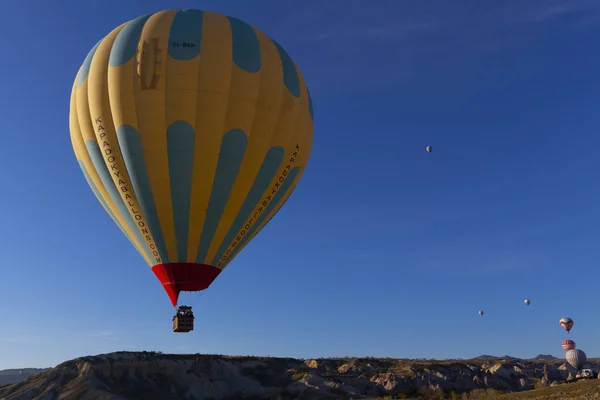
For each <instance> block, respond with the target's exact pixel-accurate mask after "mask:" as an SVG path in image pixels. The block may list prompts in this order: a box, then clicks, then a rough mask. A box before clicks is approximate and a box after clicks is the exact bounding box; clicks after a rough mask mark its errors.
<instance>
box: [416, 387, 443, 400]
mask: <svg viewBox="0 0 600 400" xmlns="http://www.w3.org/2000/svg"><path fill="white" fill-rule="evenodd" d="M417 398H418V399H424V400H444V392H442V391H441V390H439V389H432V388H421V389H419V392H418V396H417Z"/></svg>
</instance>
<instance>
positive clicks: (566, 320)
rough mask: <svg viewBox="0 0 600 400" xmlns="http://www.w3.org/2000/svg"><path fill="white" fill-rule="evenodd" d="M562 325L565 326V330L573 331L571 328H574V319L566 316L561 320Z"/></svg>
mask: <svg viewBox="0 0 600 400" xmlns="http://www.w3.org/2000/svg"><path fill="white" fill-rule="evenodd" d="M559 323H560V326H562V327H563V329H564V330H565V331H567V333H569V332H571V328H573V324H574V322H573V320H572V319H571V318H569V317H565V318H561V319H560V321H559Z"/></svg>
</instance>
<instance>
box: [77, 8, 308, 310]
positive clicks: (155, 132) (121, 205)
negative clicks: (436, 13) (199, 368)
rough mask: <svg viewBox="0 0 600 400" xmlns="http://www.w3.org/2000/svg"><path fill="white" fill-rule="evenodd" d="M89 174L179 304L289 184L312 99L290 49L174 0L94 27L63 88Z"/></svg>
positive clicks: (299, 164) (270, 212) (303, 154)
mask: <svg viewBox="0 0 600 400" xmlns="http://www.w3.org/2000/svg"><path fill="white" fill-rule="evenodd" d="M70 131H71V141H72V143H73V148H74V150H75V155H76V156H77V160H78V162H79V165H80V166H81V169H82V170H83V173H84V175H85V178H86V180H87V182H88V183H89V185H90V187H91V188H92V190H93V191H94V193H95V194H96V197H97V198H98V200H99V201H100V203H101V204H102V206H103V207H104V208H105V209H106V211H107V212H108V214H109V215H110V216H111V217H112V219H113V220H114V221H115V223H116V224H117V225H118V226H119V228H120V229H121V230H122V231H123V232H124V233H125V235H126V236H127V237H128V238H129V240H130V241H131V242H132V243H133V245H134V246H135V247H136V249H137V250H138V251H139V253H140V254H141V255H142V257H143V258H144V259H145V260H146V262H147V263H148V264H149V265H150V267H151V268H152V271H153V272H154V274H155V275H156V277H157V278H158V279H159V280H160V282H161V283H162V285H163V287H164V288H165V290H166V292H167V294H168V295H169V297H170V299H171V302H172V303H173V305H176V304H177V300H178V297H179V293H180V292H181V291H199V290H204V289H206V288H208V286H209V285H210V284H211V283H212V282H213V281H214V279H215V278H216V277H217V276H218V275H219V273H220V272H221V271H222V270H223V269H224V268H225V267H226V266H227V265H228V264H229V263H230V262H231V261H232V260H233V258H234V257H235V256H236V255H237V254H238V253H239V251H240V250H241V249H243V248H244V246H246V245H247V244H248V242H249V241H250V240H251V239H252V238H253V237H254V236H255V235H256V234H257V233H258V232H259V231H260V230H261V229H262V228H263V227H264V226H265V225H266V224H267V223H268V222H269V220H270V219H271V218H273V216H274V215H275V214H276V213H277V211H278V210H279V209H280V208H281V207H282V206H283V204H284V203H285V202H286V200H287V198H288V197H289V196H290V195H291V193H292V192H293V191H294V188H295V187H296V185H297V183H298V180H299V179H300V176H301V175H302V173H303V171H304V169H305V167H306V164H307V162H308V158H309V155H310V151H311V147H312V141H313V112H312V103H311V99H310V95H309V93H308V88H307V87H306V84H305V83H304V79H303V78H302V75H301V74H300V71H299V69H298V67H297V66H296V64H295V63H294V61H292V59H291V58H290V56H289V55H288V54H287V53H286V52H285V50H284V49H283V48H282V47H281V46H280V45H279V44H278V43H277V42H275V41H274V40H272V39H270V38H269V37H268V36H267V35H265V34H264V33H263V32H261V31H259V30H258V29H256V28H254V27H252V26H250V25H248V24H246V23H244V22H242V21H241V20H239V19H237V18H232V17H227V16H224V15H221V14H218V13H214V12H203V11H199V10H182V11H177V10H168V11H162V12H158V13H155V14H149V15H145V16H142V17H139V18H137V19H134V20H133V21H129V22H127V23H125V24H123V25H121V26H119V27H118V28H116V29H115V30H113V31H112V32H111V33H109V34H108V35H107V36H106V37H105V38H104V39H102V40H101V41H100V42H99V43H98V44H96V46H94V48H93V49H92V50H91V51H90V52H89V54H88V56H87V57H86V58H85V61H84V62H83V65H82V66H81V68H80V69H79V72H78V74H77V77H76V79H75V83H74V85H73V91H72V94H71V110H70Z"/></svg>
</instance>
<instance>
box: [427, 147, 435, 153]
mask: <svg viewBox="0 0 600 400" xmlns="http://www.w3.org/2000/svg"><path fill="white" fill-rule="evenodd" d="M425 150H427V152H428V153H431V150H433V149H432V148H431V146H427V147H425Z"/></svg>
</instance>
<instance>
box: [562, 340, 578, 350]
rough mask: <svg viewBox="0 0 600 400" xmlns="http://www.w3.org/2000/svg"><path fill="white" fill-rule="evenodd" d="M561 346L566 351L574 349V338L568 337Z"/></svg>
mask: <svg viewBox="0 0 600 400" xmlns="http://www.w3.org/2000/svg"><path fill="white" fill-rule="evenodd" d="M561 346H562V348H563V349H564V350H565V351H569V350H573V349H574V348H575V342H574V341H572V340H568V339H567V340H563V342H562V345H561Z"/></svg>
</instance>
